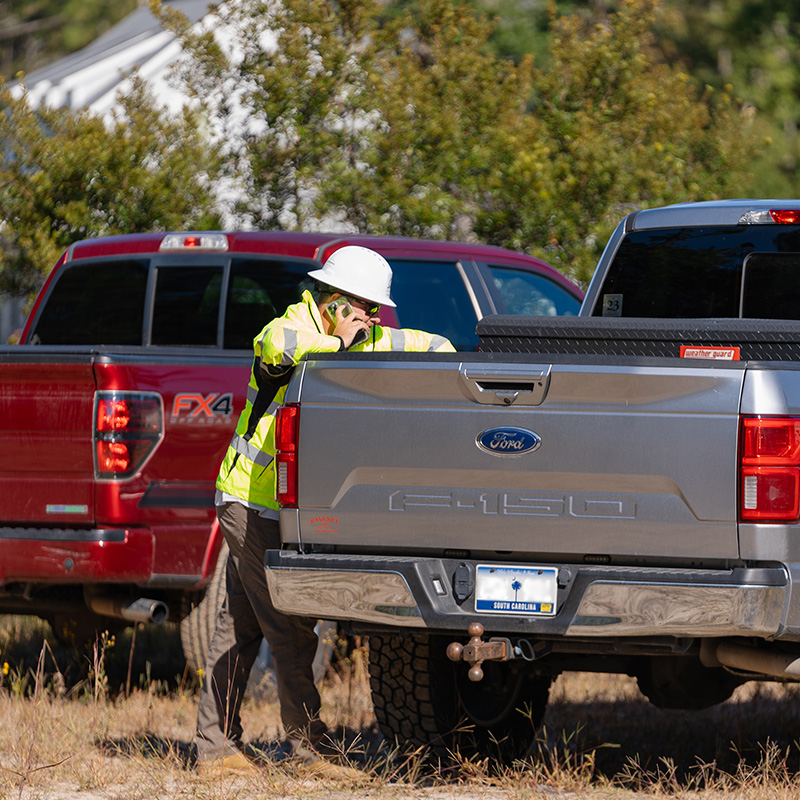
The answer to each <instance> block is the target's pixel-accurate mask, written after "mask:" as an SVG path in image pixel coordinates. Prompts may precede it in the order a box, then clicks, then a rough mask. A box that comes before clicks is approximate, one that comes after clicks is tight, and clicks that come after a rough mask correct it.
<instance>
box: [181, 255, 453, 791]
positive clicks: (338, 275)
mask: <svg viewBox="0 0 800 800" xmlns="http://www.w3.org/2000/svg"><path fill="white" fill-rule="evenodd" d="M309 275H310V277H312V278H314V279H315V280H316V281H317V290H318V291H317V297H316V299H315V298H314V296H313V295H312V294H311V292H308V291H306V292H304V293H303V297H302V300H301V301H300V302H299V303H295V304H294V305H291V306H289V308H288V309H287V310H286V313H285V314H284V315H283V316H281V317H278V318H276V319H274V320H272V321H271V322H270V323H268V324H267V326H266V327H265V328H264V329H263V330H262V331H261V332H260V333H259V334H258V336H256V338H255V339H254V340H253V345H254V349H255V358H254V361H253V370H252V373H251V376H250V383H249V386H248V390H247V403H246V405H245V408H244V410H243V411H242V414H241V416H240V417H239V421H238V424H237V426H236V432H235V433H234V436H233V439H232V440H231V444H230V447H229V448H228V451H227V454H226V455H225V458H224V460H223V462H222V466H221V467H220V471H219V477H218V479H217V495H216V506H217V518H218V519H219V524H220V529H221V530H222V533H223V535H224V537H225V541H226V542H227V543H228V546H229V548H230V556H229V558H228V564H227V590H226V596H225V600H224V602H223V604H222V608H221V609H220V612H219V615H218V617H217V622H216V629H215V632H214V636H213V638H212V640H211V645H210V648H209V653H208V661H207V664H206V671H205V678H204V683H203V688H202V691H201V695H200V704H199V708H198V716H197V735H196V742H197V767H198V771H199V772H200V773H201V774H212V775H219V774H226V773H247V772H253V771H255V767H254V764H253V761H252V760H251V759H250V758H249V757H248V756H247V755H246V754H245V751H244V748H243V746H242V726H241V720H240V715H239V712H240V708H241V702H242V698H243V695H244V691H245V688H246V685H247V679H248V676H249V674H250V668H251V667H252V665H253V662H254V661H255V659H256V656H257V654H258V650H259V647H260V644H261V640H262V638H263V637H265V638H266V639H267V641H268V643H269V646H270V649H271V652H272V658H273V661H274V664H275V671H276V678H277V688H278V699H279V701H280V708H281V720H282V722H283V725H284V728H285V730H286V734H287V737H288V741H289V743H290V745H291V748H292V752H293V755H294V756H295V763H296V765H297V769H298V771H299V772H300V773H301V774H306V775H318V776H330V777H333V778H350V779H354V778H359V779H361V778H363V777H364V773H363V772H360V771H358V770H356V769H353V768H352V767H348V766H346V765H342V764H340V763H337V762H336V760H334V759H332V758H327V757H326V754H327V755H333V754H334V753H335V748H334V747H333V743H332V742H330V740H329V739H328V737H327V733H328V731H327V728H326V726H325V724H324V723H323V722H322V720H321V719H320V718H319V711H320V697H319V693H318V691H317V688H316V686H315V684H314V675H313V661H314V656H315V653H316V649H317V636H316V634H315V632H314V626H315V620H313V619H309V618H305V617H295V616H289V615H286V614H282V613H281V612H279V611H276V609H275V608H274V607H273V605H272V601H271V599H270V595H269V590H268V588H267V583H266V577H265V574H264V553H265V551H266V550H268V549H277V548H280V546H281V539H280V531H279V527H278V504H277V502H276V500H275V470H274V462H273V456H274V454H275V443H274V425H275V414H276V412H277V409H278V408H279V407H280V405H281V403H282V401H283V397H284V395H285V392H286V384H287V383H288V381H289V377H290V375H291V372H292V369H293V367H294V365H295V364H297V363H298V361H299V360H300V359H301V358H302V357H303V356H305V355H306V354H307V353H330V352H337V351H340V350H348V351H351V352H352V351H360V352H373V351H389V350H401V351H402V350H405V351H436V352H452V351H453V350H454V348H453V346H452V344H451V343H450V342H449V341H448V340H447V339H445V338H444V337H442V336H437V335H433V334H429V333H424V332H422V331H415V330H407V329H404V330H398V329H392V328H385V327H382V326H381V325H380V324H379V323H380V318H379V317H378V312H379V310H380V307H381V306H382V305H386V306H394V305H395V304H394V303H393V302H392V299H391V297H390V291H391V281H392V270H391V267H390V266H389V264H388V262H387V261H386V259H384V258H383V256H381V255H379V254H378V253H376V252H374V251H373V250H369V249H367V248H365V247H359V246H346V247H342V248H340V249H339V250H337V251H336V252H335V253H333V255H331V256H330V258H328V259H327V261H326V262H325V264H324V265H323V267H322V269H316V270H313V271H311V272H309Z"/></svg>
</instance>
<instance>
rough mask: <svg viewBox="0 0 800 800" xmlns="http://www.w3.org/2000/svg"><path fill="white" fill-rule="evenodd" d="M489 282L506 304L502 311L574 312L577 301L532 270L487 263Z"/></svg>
mask: <svg viewBox="0 0 800 800" xmlns="http://www.w3.org/2000/svg"><path fill="white" fill-rule="evenodd" d="M489 272H490V274H491V276H492V283H493V284H494V287H495V289H497V291H498V293H499V294H500V299H501V301H502V303H503V304H504V306H505V308H498V312H499V313H501V314H526V315H530V316H535V317H556V316H558V317H562V316H574V315H575V314H577V313H578V309H579V308H580V301H579V300H577V299H576V298H575V297H574V296H573V295H571V294H570V293H569V292H567V291H566V290H565V289H562V288H561V287H560V286H559V285H558V284H556V283H553V281H551V280H549V279H548V278H545V277H544V276H543V275H538V274H536V273H535V272H527V271H525V270H519V269H511V268H509V267H492V266H490V267H489Z"/></svg>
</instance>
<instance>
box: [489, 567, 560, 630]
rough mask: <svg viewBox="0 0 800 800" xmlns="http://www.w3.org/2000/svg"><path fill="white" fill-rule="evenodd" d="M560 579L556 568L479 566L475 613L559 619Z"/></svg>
mask: <svg viewBox="0 0 800 800" xmlns="http://www.w3.org/2000/svg"><path fill="white" fill-rule="evenodd" d="M557 576H558V570H557V569H556V568H555V567H515V566H500V565H497V564H479V565H478V567H477V570H476V574H475V610H476V611H483V612H484V613H490V614H526V615H528V616H532V615H533V616H541V617H552V616H555V613H556V600H557V597H558V595H557V586H556V578H557Z"/></svg>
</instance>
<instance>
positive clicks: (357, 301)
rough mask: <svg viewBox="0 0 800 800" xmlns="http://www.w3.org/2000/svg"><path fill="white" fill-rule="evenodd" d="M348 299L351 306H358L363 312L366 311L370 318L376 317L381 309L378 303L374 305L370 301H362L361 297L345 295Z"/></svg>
mask: <svg viewBox="0 0 800 800" xmlns="http://www.w3.org/2000/svg"><path fill="white" fill-rule="evenodd" d="M343 296H344V297H346V298H347V302H348V303H350V305H351V306H358V307H359V308H360V309H361V310H362V311H365V312H366V313H367V314H368V315H369V316H370V317H374V316H375V314H377V313H378V312H379V311H380V310H381V307H380V305H379V304H377V303H372V302H370V301H369V300H362V299H361V298H360V297H353V295H351V294H346V295H343Z"/></svg>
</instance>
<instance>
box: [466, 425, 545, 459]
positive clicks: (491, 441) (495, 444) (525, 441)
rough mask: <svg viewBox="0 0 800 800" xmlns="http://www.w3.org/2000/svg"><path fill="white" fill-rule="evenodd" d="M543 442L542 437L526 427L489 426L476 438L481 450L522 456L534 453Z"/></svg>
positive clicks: (500, 454)
mask: <svg viewBox="0 0 800 800" xmlns="http://www.w3.org/2000/svg"><path fill="white" fill-rule="evenodd" d="M541 443H542V437H541V436H539V434H538V433H534V432H533V431H529V430H527V429H526V428H489V430H486V431H484V432H483V433H479V434H478V436H477V438H476V439H475V444H477V445H478V447H480V449H481V450H484V451H486V452H487V453H491V454H492V455H493V456H521V455H524V454H525V453H532V452H533V451H534V450H536V448H537V447H539V445H540V444H541Z"/></svg>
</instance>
